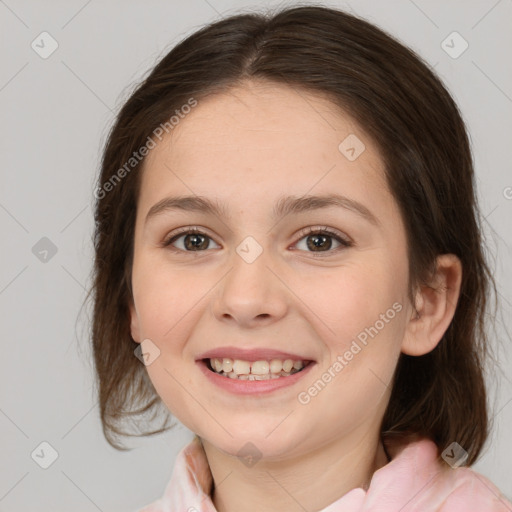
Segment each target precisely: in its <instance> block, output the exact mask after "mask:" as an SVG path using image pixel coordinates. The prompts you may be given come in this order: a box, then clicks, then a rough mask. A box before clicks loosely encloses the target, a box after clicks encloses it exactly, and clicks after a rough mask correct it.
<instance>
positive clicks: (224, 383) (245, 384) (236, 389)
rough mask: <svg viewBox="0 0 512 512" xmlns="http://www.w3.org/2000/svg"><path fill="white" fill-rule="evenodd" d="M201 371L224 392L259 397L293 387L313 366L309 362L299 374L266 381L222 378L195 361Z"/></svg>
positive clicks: (201, 362) (202, 363)
mask: <svg viewBox="0 0 512 512" xmlns="http://www.w3.org/2000/svg"><path fill="white" fill-rule="evenodd" d="M196 363H197V364H198V365H199V368H200V369H201V371H202V372H203V373H204V374H205V375H206V378H207V379H209V380H210V381H211V382H212V383H213V384H215V385H217V386H219V387H220V388H222V389H225V390H226V391H230V392H231V393H235V394H238V395H259V394H262V393H271V392H272V391H276V390H277V389H281V388H284V387H287V386H293V385H294V384H295V383H297V382H298V381H299V380H301V379H302V377H304V376H305V375H306V374H307V373H309V371H310V370H311V368H312V367H313V366H314V365H315V363H314V362H313V361H311V362H310V363H309V364H308V365H307V366H306V367H305V368H304V369H303V370H301V371H300V372H297V373H294V374H293V375H289V376H288V377H279V379H268V380H238V379H231V378H229V377H224V376H223V375H219V374H218V373H215V372H213V371H212V370H210V369H209V368H208V366H207V364H206V362H205V361H203V360H200V361H196Z"/></svg>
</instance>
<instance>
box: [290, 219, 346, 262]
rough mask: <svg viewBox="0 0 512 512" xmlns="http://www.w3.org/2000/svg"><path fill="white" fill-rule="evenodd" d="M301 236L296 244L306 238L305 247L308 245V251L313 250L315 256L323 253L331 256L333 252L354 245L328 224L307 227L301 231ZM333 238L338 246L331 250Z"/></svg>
mask: <svg viewBox="0 0 512 512" xmlns="http://www.w3.org/2000/svg"><path fill="white" fill-rule="evenodd" d="M299 236H301V239H300V240H299V242H297V244H296V246H297V247H299V244H300V243H301V242H302V240H306V243H305V245H303V247H306V250H307V252H312V253H313V254H314V255H315V256H324V254H322V253H327V254H326V255H327V256H329V255H330V254H332V253H336V252H338V251H339V250H342V249H344V248H345V249H346V248H348V247H352V246H353V245H354V244H353V242H351V241H350V240H348V239H345V238H344V237H342V236H341V235H340V234H338V233H337V232H335V231H332V230H330V229H329V228H328V227H327V226H325V227H324V228H311V227H310V228H306V229H304V230H302V231H301V232H300V234H299ZM332 239H334V240H335V241H336V243H337V244H338V246H337V247H335V249H334V250H332V251H331V250H330V249H331V248H332ZM309 249H310V250H309Z"/></svg>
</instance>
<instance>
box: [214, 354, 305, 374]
mask: <svg viewBox="0 0 512 512" xmlns="http://www.w3.org/2000/svg"><path fill="white" fill-rule="evenodd" d="M210 365H211V367H212V368H213V369H214V370H215V372H216V373H219V374H220V375H223V376H224V377H228V378H230V379H239V380H269V379H279V378H280V377H288V376H289V375H292V374H294V373H297V372H298V371H300V370H301V369H302V368H304V362H303V361H301V360H297V361H293V360H292V359H285V360H284V361H281V360H280V359H272V360H270V361H264V360H261V361H253V362H250V361H244V360H241V359H231V358H229V357H224V358H211V359H210Z"/></svg>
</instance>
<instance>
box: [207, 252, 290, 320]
mask: <svg viewBox="0 0 512 512" xmlns="http://www.w3.org/2000/svg"><path fill="white" fill-rule="evenodd" d="M240 254H242V256H241V255H240ZM230 263H231V266H230V269H229V271H228V272H227V274H226V276H225V277H224V279H222V280H221V282H220V283H219V286H218V287H217V291H216V294H215V295H214V298H213V299H212V303H211V308H212V312H213V314H214V315H215V317H216V318H217V319H218V320H219V321H221V322H227V323H232V324H233V325H237V326H239V327H246V328H251V327H258V326H263V325H269V324H271V323H273V322H276V321H278V320H280V319H281V318H282V317H283V316H284V315H285V314H286V311H287V309H288V300H289V293H287V287H286V285H285V284H284V281H285V280H284V279H283V277H282V276H280V275H279V271H278V270H276V267H277V266H276V265H275V262H273V261H272V258H271V257H270V255H269V251H263V252H262V253H261V254H260V255H259V256H258V257H257V258H256V259H254V261H251V258H245V255H244V254H243V252H240V253H238V252H235V251H234V252H233V256H232V259H231V262H230Z"/></svg>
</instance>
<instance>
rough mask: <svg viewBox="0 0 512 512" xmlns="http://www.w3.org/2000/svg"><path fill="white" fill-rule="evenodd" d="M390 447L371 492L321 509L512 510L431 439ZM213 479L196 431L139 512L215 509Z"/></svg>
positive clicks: (328, 511)
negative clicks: (161, 487) (159, 491)
mask: <svg viewBox="0 0 512 512" xmlns="http://www.w3.org/2000/svg"><path fill="white" fill-rule="evenodd" d="M386 444H387V443H386ZM388 451H389V453H390V454H391V456H392V460H391V461H390V462H389V463H388V464H386V465H385V466H383V467H381V468H380V469H379V470H377V471H376V472H375V473H374V474H373V477H372V480H371V483H370V487H369V488H368V491H365V490H364V489H362V488H356V489H352V490H351V491H350V492H348V493H347V494H345V495H343V496H342V497H341V498H339V499H338V500H336V501H335V502H334V503H331V504H330V505H328V506H327V507H326V508H324V509H322V510H321V511H319V512H341V511H343V512H362V511H363V510H364V511H365V512H366V511H372V510H379V512H388V511H389V512H396V511H397V510H402V512H409V511H412V510H422V511H423V512H430V511H432V512H434V511H437V510H441V507H443V508H442V510H443V512H452V511H453V512H460V511H462V510H479V511H482V512H483V511H484V510H485V511H486V512H512V503H510V502H509V501H507V500H506V499H505V497H504V496H503V495H501V494H500V491H499V490H498V489H497V488H496V487H495V486H494V485H493V484H492V483H491V482H490V481H489V480H487V479H486V478H485V477H483V476H482V475H479V474H478V473H475V472H474V471H473V470H471V469H469V468H458V469H452V468H451V467H450V466H449V465H448V464H446V463H445V462H443V461H442V460H441V459H440V457H438V455H437V446H436V444H435V443H434V442H433V441H431V440H429V439H426V438H423V439H419V440H417V441H414V442H409V444H407V443H404V442H402V443H401V444H400V443H398V442H395V443H394V445H392V448H391V449H390V448H389V446H388ZM212 483H213V479H212V474H211V471H210V467H209V465H208V460H207V458H206V454H205V452H204V449H203V447H202V445H201V442H200V440H199V438H198V437H197V436H196V437H194V439H193V441H192V442H190V443H189V444H188V445H187V446H185V447H184V448H183V449H182V450H181V452H180V453H179V454H178V456H177V458H176V463H175V466H174V470H173V473H172V476H171V480H170V481H169V483H168V485H167V487H166V489H165V493H164V496H163V497H162V498H161V499H159V500H157V501H155V502H154V503H152V504H151V505H148V506H147V507H144V508H143V509H140V510H139V511H138V512H178V511H179V512H185V511H186V512H188V511H190V512H217V510H216V508H215V506H214V504H213V502H212V500H211V496H210V493H211V489H212Z"/></svg>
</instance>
